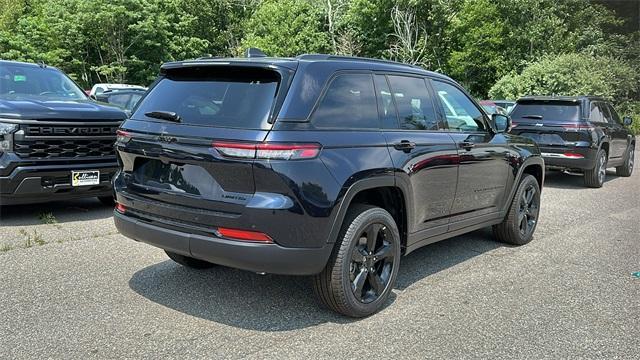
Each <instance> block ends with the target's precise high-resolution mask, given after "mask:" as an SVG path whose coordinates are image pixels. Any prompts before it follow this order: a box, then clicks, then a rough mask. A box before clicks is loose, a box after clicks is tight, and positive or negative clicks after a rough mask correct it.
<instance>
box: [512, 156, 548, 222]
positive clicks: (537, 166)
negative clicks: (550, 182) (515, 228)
mask: <svg viewBox="0 0 640 360" xmlns="http://www.w3.org/2000/svg"><path fill="white" fill-rule="evenodd" d="M544 166H545V165H544V159H543V158H542V157H540V156H529V157H527V158H526V159H525V160H524V161H523V162H522V165H520V168H519V169H518V173H517V175H516V177H515V179H514V182H513V186H512V187H511V189H510V190H509V197H508V198H506V201H505V202H504V205H503V209H502V210H503V211H504V213H505V214H506V212H507V211H508V210H509V206H510V204H511V202H512V200H513V197H514V196H515V195H516V191H517V189H518V185H520V181H521V180H522V177H523V176H524V175H525V174H527V175H533V176H534V177H535V178H536V180H537V182H538V186H540V190H542V187H543V185H544V175H545V170H544Z"/></svg>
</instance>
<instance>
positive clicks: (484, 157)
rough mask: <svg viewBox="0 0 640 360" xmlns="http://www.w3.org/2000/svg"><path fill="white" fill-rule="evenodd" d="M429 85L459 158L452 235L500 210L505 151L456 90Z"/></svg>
mask: <svg viewBox="0 0 640 360" xmlns="http://www.w3.org/2000/svg"><path fill="white" fill-rule="evenodd" d="M432 85H433V89H434V91H435V93H436V94H437V95H438V96H437V97H436V99H438V100H439V101H438V103H439V105H440V109H441V113H442V115H443V116H444V118H445V123H446V125H447V127H448V130H449V131H448V134H449V135H450V136H451V138H452V139H453V141H454V143H455V144H456V147H457V152H458V155H459V168H458V182H457V189H456V195H455V200H454V203H453V206H452V208H451V225H450V227H449V231H452V230H455V229H457V228H460V227H464V226H469V225H472V224H473V219H474V218H476V217H478V216H482V215H487V214H491V213H495V212H497V211H499V210H500V209H501V207H502V204H503V201H504V196H505V192H506V185H507V180H508V177H509V163H508V161H507V160H508V154H509V150H508V147H507V143H506V141H505V139H504V137H503V136H502V135H494V134H493V133H492V132H491V131H490V130H489V127H488V122H487V119H486V118H485V117H484V115H483V112H482V111H481V110H480V109H479V108H478V106H477V105H476V104H475V103H474V102H473V101H472V100H471V99H470V98H469V96H468V95H466V94H465V93H464V92H463V91H462V90H461V89H460V88H458V87H457V86H455V85H453V84H450V83H446V82H442V81H437V80H432ZM466 220H470V221H466ZM456 223H457V224H456Z"/></svg>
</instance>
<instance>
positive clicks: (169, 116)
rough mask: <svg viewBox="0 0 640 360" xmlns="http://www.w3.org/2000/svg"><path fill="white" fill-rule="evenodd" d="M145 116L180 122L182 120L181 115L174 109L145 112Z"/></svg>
mask: <svg viewBox="0 0 640 360" xmlns="http://www.w3.org/2000/svg"><path fill="white" fill-rule="evenodd" d="M144 116H146V117H150V118H155V119H161V120H167V121H173V122H178V123H179V122H181V121H182V118H181V117H180V115H178V114H176V113H174V112H172V111H149V112H147V113H144Z"/></svg>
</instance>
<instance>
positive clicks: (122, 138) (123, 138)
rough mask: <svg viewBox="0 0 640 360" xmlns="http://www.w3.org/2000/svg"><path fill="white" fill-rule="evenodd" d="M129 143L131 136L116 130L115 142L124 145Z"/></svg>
mask: <svg viewBox="0 0 640 360" xmlns="http://www.w3.org/2000/svg"><path fill="white" fill-rule="evenodd" d="M129 141H131V134H130V133H129V132H127V131H124V130H119V129H118V130H116V142H118V143H121V144H126V143H128V142H129Z"/></svg>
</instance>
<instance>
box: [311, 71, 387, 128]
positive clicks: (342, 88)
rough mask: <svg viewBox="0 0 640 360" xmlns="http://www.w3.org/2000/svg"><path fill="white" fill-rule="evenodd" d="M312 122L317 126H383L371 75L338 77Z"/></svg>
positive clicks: (328, 90)
mask: <svg viewBox="0 0 640 360" xmlns="http://www.w3.org/2000/svg"><path fill="white" fill-rule="evenodd" d="M311 122H312V123H313V126H314V127H316V128H332V129H335V128H342V129H378V128H380V125H379V121H378V110H377V104H376V95H375V92H374V90H373V79H372V77H371V74H341V75H338V76H337V77H335V78H334V79H333V81H331V83H330V84H329V87H328V88H327V91H326V92H325V93H324V97H323V98H322V100H321V101H320V104H319V105H318V108H317V109H316V111H315V112H314V113H313V115H312V116H311Z"/></svg>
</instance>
